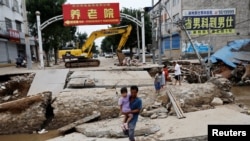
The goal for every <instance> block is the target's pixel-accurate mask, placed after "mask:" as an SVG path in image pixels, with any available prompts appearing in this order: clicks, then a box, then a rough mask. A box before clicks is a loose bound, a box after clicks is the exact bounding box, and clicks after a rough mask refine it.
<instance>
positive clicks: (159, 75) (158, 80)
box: [154, 70, 163, 95]
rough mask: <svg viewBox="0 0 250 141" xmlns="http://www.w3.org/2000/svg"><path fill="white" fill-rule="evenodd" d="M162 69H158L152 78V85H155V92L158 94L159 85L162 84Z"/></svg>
mask: <svg viewBox="0 0 250 141" xmlns="http://www.w3.org/2000/svg"><path fill="white" fill-rule="evenodd" d="M162 79H163V78H162V71H161V70H158V72H157V74H156V75H155V78H154V86H155V93H156V94H158V95H159V94H160V90H161V86H162Z"/></svg>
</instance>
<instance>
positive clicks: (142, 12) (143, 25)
mask: <svg viewBox="0 0 250 141" xmlns="http://www.w3.org/2000/svg"><path fill="white" fill-rule="evenodd" d="M144 12H145V11H144V9H141V22H142V27H141V28H142V31H141V33H142V63H143V64H145V61H146V60H145V22H144V14H145V13H144Z"/></svg>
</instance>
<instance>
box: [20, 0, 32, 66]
mask: <svg viewBox="0 0 250 141" xmlns="http://www.w3.org/2000/svg"><path fill="white" fill-rule="evenodd" d="M22 6H23V12H24V13H26V4H25V0H23V1H22ZM23 18H24V21H28V19H27V14H24V16H23ZM24 28H25V51H26V59H27V68H28V69H32V61H31V58H32V56H31V52H30V36H29V28H28V23H27V22H25V24H24Z"/></svg>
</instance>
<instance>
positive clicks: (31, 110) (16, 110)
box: [0, 92, 51, 134]
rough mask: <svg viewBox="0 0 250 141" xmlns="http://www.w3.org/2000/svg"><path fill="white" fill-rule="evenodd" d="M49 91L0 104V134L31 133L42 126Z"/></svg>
mask: <svg viewBox="0 0 250 141" xmlns="http://www.w3.org/2000/svg"><path fill="white" fill-rule="evenodd" d="M50 102H51V92H43V93H39V94H37V95H35V96H29V97H25V98H21V99H18V100H15V101H10V102H5V103H2V104H0V134H15V133H32V132H34V131H37V130H40V129H41V128H43V126H44V123H45V121H46V120H47V119H46V112H47V106H48V105H49V104H50Z"/></svg>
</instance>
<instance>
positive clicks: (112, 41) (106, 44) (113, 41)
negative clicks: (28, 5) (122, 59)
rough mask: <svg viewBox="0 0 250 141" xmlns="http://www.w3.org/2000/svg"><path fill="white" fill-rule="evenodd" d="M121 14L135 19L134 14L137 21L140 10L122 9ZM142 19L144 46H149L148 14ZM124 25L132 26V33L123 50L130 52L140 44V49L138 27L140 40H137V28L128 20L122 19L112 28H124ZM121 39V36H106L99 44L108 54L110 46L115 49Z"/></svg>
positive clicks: (150, 33)
mask: <svg viewBox="0 0 250 141" xmlns="http://www.w3.org/2000/svg"><path fill="white" fill-rule="evenodd" d="M120 12H121V13H124V14H127V15H130V16H132V17H136V13H137V15H138V20H140V19H141V17H140V16H141V12H140V10H136V9H129V8H123V9H122V10H121V11H120ZM144 18H145V45H147V44H151V43H152V31H151V22H150V17H149V15H148V13H145V14H144ZM124 25H132V31H131V34H130V36H129V38H128V40H127V42H126V44H125V46H124V49H128V48H130V51H132V48H133V47H136V48H137V43H138V42H140V47H142V42H141V37H142V36H141V28H140V26H139V35H140V40H139V41H138V40H137V28H136V24H135V23H134V22H132V21H130V20H128V19H125V18H122V20H121V22H120V24H118V25H112V27H116V26H124ZM120 39H121V35H113V36H108V37H105V38H104V39H103V41H102V43H101V49H102V50H103V51H104V52H109V51H110V50H111V49H110V45H113V47H114V50H116V49H117V46H118V44H119V41H120Z"/></svg>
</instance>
